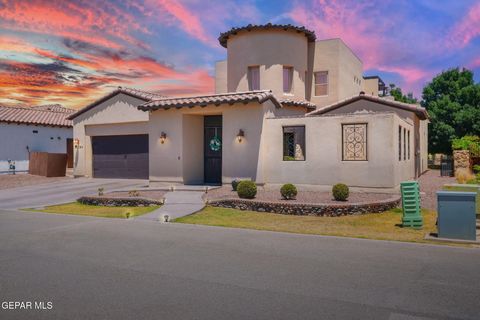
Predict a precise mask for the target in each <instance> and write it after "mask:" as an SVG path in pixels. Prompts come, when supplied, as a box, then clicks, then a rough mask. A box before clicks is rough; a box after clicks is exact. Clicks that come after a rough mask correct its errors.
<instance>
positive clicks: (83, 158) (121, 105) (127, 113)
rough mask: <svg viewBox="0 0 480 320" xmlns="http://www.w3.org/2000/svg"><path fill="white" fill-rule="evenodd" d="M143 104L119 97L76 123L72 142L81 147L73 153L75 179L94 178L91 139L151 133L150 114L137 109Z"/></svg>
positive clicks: (125, 96)
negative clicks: (76, 142)
mask: <svg viewBox="0 0 480 320" xmlns="http://www.w3.org/2000/svg"><path fill="white" fill-rule="evenodd" d="M142 103H144V101H143V100H140V99H136V98H133V97H131V96H128V95H125V94H118V95H116V96H114V97H112V98H111V99H108V100H107V101H105V102H103V103H101V104H99V105H97V106H96V107H95V108H93V109H90V110H89V111H87V112H85V113H83V114H81V115H79V116H78V117H76V118H75V119H74V120H73V138H74V139H79V142H80V147H79V148H77V149H75V150H74V175H75V176H90V177H91V176H92V145H91V136H95V135H125V134H146V133H148V130H147V128H148V126H147V122H148V112H143V111H140V110H138V109H137V106H138V105H140V104H142Z"/></svg>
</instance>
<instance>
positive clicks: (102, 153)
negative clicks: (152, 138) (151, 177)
mask: <svg viewBox="0 0 480 320" xmlns="http://www.w3.org/2000/svg"><path fill="white" fill-rule="evenodd" d="M92 153H93V177H95V178H117V179H148V172H149V171H148V134H138V135H118V136H94V137H92Z"/></svg>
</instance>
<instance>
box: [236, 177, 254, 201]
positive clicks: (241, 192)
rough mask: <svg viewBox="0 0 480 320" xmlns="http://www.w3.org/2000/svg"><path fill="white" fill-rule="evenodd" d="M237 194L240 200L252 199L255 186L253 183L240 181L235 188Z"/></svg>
mask: <svg viewBox="0 0 480 320" xmlns="http://www.w3.org/2000/svg"><path fill="white" fill-rule="evenodd" d="M237 193H238V196H239V197H240V198H242V199H253V198H255V195H256V194H257V186H256V185H255V182H253V181H248V180H245V181H240V183H239V184H238V186H237Z"/></svg>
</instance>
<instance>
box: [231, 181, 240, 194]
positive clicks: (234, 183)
mask: <svg viewBox="0 0 480 320" xmlns="http://www.w3.org/2000/svg"><path fill="white" fill-rule="evenodd" d="M239 183H240V180H237V179H234V180H232V190H233V191H237V187H238V184H239Z"/></svg>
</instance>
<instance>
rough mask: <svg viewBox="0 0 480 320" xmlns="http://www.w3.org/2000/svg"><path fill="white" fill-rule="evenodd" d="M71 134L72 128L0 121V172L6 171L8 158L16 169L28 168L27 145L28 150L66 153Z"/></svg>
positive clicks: (24, 169)
mask: <svg viewBox="0 0 480 320" xmlns="http://www.w3.org/2000/svg"><path fill="white" fill-rule="evenodd" d="M34 130H36V131H38V133H33V131H34ZM72 135H73V130H72V128H61V127H45V126H33V125H23V124H7V123H0V137H1V139H2V142H1V148H0V172H4V171H8V167H9V166H8V161H7V160H8V159H10V160H14V161H15V165H16V170H17V171H26V170H28V152H27V146H28V147H29V148H30V151H41V152H51V153H66V152H67V138H72Z"/></svg>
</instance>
